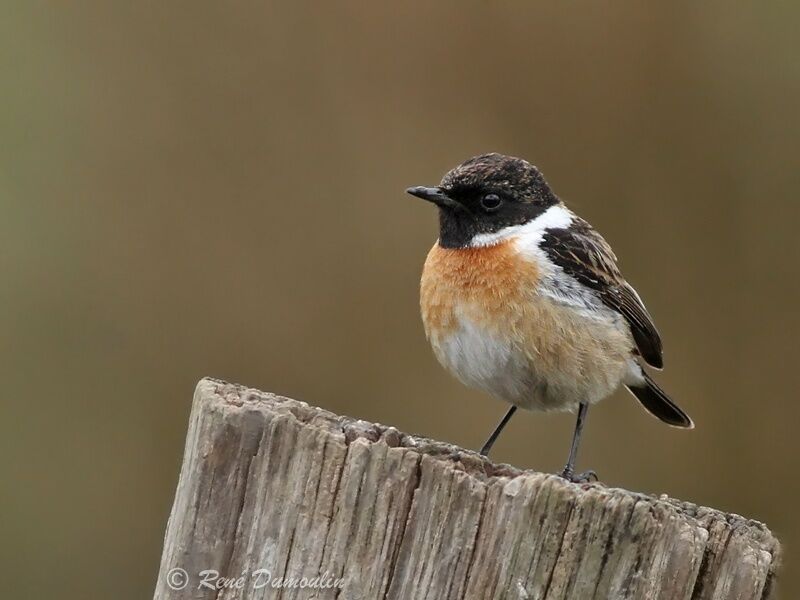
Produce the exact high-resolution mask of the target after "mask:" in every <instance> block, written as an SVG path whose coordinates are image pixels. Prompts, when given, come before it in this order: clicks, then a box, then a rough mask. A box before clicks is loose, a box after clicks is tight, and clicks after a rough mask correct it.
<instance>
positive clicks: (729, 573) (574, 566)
mask: <svg viewBox="0 0 800 600" xmlns="http://www.w3.org/2000/svg"><path fill="white" fill-rule="evenodd" d="M778 555H779V544H778V542H777V540H776V539H775V538H774V537H773V536H772V534H771V533H770V531H769V530H768V529H767V528H766V527H765V526H764V525H762V524H760V523H757V522H755V521H751V520H747V519H744V518H742V517H739V516H736V515H731V514H724V513H721V512H719V511H716V510H713V509H709V508H703V507H698V506H695V505H692V504H689V503H685V502H680V501H677V500H673V499H669V498H666V497H661V498H654V497H651V496H645V495H642V494H636V493H632V492H628V491H625V490H620V489H611V488H606V487H604V486H602V485H599V484H591V485H582V486H578V485H575V484H571V483H567V482H565V481H563V480H562V479H560V478H558V477H555V476H552V475H544V474H541V473H534V472H530V471H519V470H517V469H514V468H513V467H509V466H507V465H494V464H492V463H490V462H488V461H487V460H485V459H483V458H481V457H480V456H478V455H477V454H475V453H474V452H470V451H467V450H463V449H460V448H457V447H455V446H451V445H448V444H443V443H440V442H435V441H431V440H427V439H424V438H419V437H414V436H410V435H406V434H402V433H400V432H398V431H397V430H396V429H394V428H391V427H384V426H381V425H376V424H372V423H366V422H363V421H356V420H353V419H349V418H346V417H340V416H337V415H334V414H332V413H330V412H327V411H324V410H321V409H318V408H314V407H311V406H308V405H307V404H305V403H303V402H298V401H295V400H291V399H288V398H282V397H279V396H275V395H273V394H267V393H264V392H259V391H257V390H253V389H247V388H244V387H241V386H237V385H232V384H228V383H225V382H222V381H217V380H212V379H204V380H202V381H200V383H199V384H198V386H197V390H196V392H195V398H194V404H193V407H192V414H191V419H190V424H189V433H188V436H187V440H186V451H185V454H184V459H183V465H182V468H181V475H180V480H179V483H178V489H177V492H176V495H175V501H174V504H173V508H172V513H171V515H170V519H169V524H168V527H167V533H166V537H165V541H164V552H163V555H162V559H161V569H160V573H159V575H158V580H157V583H156V592H155V598H156V599H170V600H172V599H189V598H191V599H202V600H205V599H219V600H228V599H248V600H249V599H261V598H269V599H272V598H275V599H281V600H290V599H296V600H301V599H306V598H308V599H310V598H315V599H320V600H323V599H340V600H350V599H352V600H356V599H358V600H379V599H386V600H416V599H426V600H439V599H461V598H466V599H468V600H473V599H476V600H477V599H493V598H509V599H526V598H529V599H551V598H552V599H556V598H560V599H572V598H574V599H578V600H584V599H597V600H607V599H618V598H619V599H623V598H630V599H639V598H641V599H659V598H663V599H669V600H673V599H682V598H683V599H690V598H691V599H698V600H729V599H738V600H749V599H753V600H756V599H763V598H768V597H770V595H771V592H772V590H773V589H774V586H773V580H774V576H775V570H776V568H777V564H778ZM175 569H182V570H183V571H184V572H185V574H186V576H187V578H186V580H185V581H186V583H185V587H183V586H182V583H183V581H182V580H181V579H180V577H179V578H178V579H174V578H172V579H171V578H170V576H171V575H172V576H173V577H174V570H175ZM259 570H260V571H259ZM171 572H172V573H171ZM201 572H207V573H208V572H211V573H212V575H213V573H218V574H219V577H218V578H217V579H213V578H208V574H207V573H206V575H205V577H206V578H207V579H206V585H202V583H201V582H202V581H203V579H202V577H203V576H201V575H200V574H201ZM256 573H258V574H259V575H258V576H256ZM267 573H268V574H269V576H271V579H269V580H268V581H269V583H268V584H265V581H267V579H266V577H267V576H266V574H267ZM320 576H323V577H328V578H329V579H324V580H322V579H317V580H315V579H314V578H319V577H320ZM303 578H306V579H307V581H306V587H303V585H302V583H303ZM334 579H340V580H341V581H342V586H341V589H339V588H337V587H331V583H332V580H334ZM237 582H239V583H238V584H237ZM276 582H277V583H278V584H281V585H275V584H276ZM170 584H172V586H170ZM211 584H214V585H217V586H219V587H220V588H221V589H209V588H211ZM308 584H310V585H311V586H312V587H308ZM321 584H328V585H327V587H326V586H325V585H321ZM314 586H315V587H314ZM174 588H182V589H174Z"/></svg>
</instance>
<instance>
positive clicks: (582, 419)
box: [561, 402, 597, 483]
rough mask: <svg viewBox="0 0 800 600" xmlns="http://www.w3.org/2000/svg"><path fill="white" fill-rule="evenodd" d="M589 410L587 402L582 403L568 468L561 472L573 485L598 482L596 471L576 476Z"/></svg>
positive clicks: (573, 436) (579, 408) (570, 450)
mask: <svg viewBox="0 0 800 600" xmlns="http://www.w3.org/2000/svg"><path fill="white" fill-rule="evenodd" d="M588 410H589V405H588V404H587V403H586V402H581V403H580V406H579V407H578V419H577V421H575V433H573V434H572V445H571V446H570V448H569V458H568V459H567V466H566V467H564V470H563V471H561V476H562V477H563V478H564V479H567V480H568V481H572V482H573V483H586V482H587V481H591V480H595V481H596V480H597V474H596V473H595V472H594V471H586V472H585V473H580V474H578V475H576V474H575V459H577V457H578V446H579V445H580V443H581V434H582V433H583V425H584V424H585V423H586V413H587V411H588Z"/></svg>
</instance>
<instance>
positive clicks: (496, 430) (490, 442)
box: [480, 404, 517, 456]
mask: <svg viewBox="0 0 800 600" xmlns="http://www.w3.org/2000/svg"><path fill="white" fill-rule="evenodd" d="M515 412H517V407H516V406H514V405H513V404H512V405H511V408H509V409H508V412H507V413H506V414H505V416H504V417H503V418H502V419H501V420H500V422H499V423H498V424H497V427H495V428H494V431H493V432H492V435H490V436H489V439H488V440H486V443H485V444H484V445H483V447H482V448H481V449H480V453H481V454H482V455H483V456H489V450H491V449H492V446H494V443H495V441H497V437H498V436H499V435H500V432H501V431H503V428H505V426H506V425H508V422H509V421H510V420H511V417H513V416H514V413H515Z"/></svg>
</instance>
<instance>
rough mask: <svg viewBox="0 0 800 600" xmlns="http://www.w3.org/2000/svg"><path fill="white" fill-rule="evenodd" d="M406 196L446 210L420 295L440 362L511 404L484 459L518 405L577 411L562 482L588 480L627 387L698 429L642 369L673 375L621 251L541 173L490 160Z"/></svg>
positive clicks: (675, 421) (656, 410)
mask: <svg viewBox="0 0 800 600" xmlns="http://www.w3.org/2000/svg"><path fill="white" fill-rule="evenodd" d="M407 191H408V193H409V194H411V195H413V196H416V197H418V198H422V199H423V200H427V201H429V202H432V203H433V204H435V205H436V206H437V207H438V209H439V239H438V240H437V242H436V243H435V244H434V246H433V248H431V251H430V252H429V253H428V258H427V259H426V261H425V267H424V269H423V273H422V283H421V293H420V305H421V309H422V320H423V323H424V326H425V333H426V335H427V337H428V340H429V341H430V343H431V346H432V347H433V351H434V353H435V355H436V358H437V359H438V360H439V362H440V363H441V364H442V365H443V366H444V367H445V368H446V369H447V370H448V371H450V372H451V373H452V374H453V375H455V376H456V377H457V378H458V379H459V380H460V381H461V382H462V383H464V384H465V385H467V386H470V387H473V388H477V389H480V390H483V391H485V392H488V393H489V394H491V395H493V396H495V397H497V398H500V399H503V400H505V401H507V402H509V403H510V404H511V408H510V409H509V410H508V412H507V413H506V414H505V416H504V417H503V419H502V420H501V421H500V423H499V424H498V425H497V427H496V428H495V430H494V431H493V432H492V434H491V435H490V436H489V439H488V440H487V441H486V443H485V444H484V446H483V448H482V449H481V451H480V452H481V454H483V455H488V453H489V450H490V449H491V447H492V445H493V444H494V442H495V440H496V439H497V437H498V435H499V434H500V432H501V431H502V430H503V428H504V427H505V425H506V424H507V423H508V421H509V420H510V419H511V417H512V415H513V414H514V412H515V411H516V409H517V408H518V407H522V408H526V409H528V410H539V411H570V412H575V411H577V422H576V425H575V432H574V434H573V438H572V444H571V446H570V451H569V457H568V459H567V464H566V466H565V467H564V470H563V471H562V472H561V475H562V476H563V477H564V478H566V479H568V480H570V481H574V482H582V481H588V480H589V479H590V478H592V477H594V473H593V472H591V471H589V472H587V473H581V474H576V473H575V471H574V467H575V460H576V457H577V452H578V445H579V443H580V438H581V432H582V431H583V426H584V423H585V420H586V413H587V410H588V407H589V405H590V404H594V403H595V402H598V401H599V400H602V399H603V398H605V397H607V396H609V395H610V394H611V393H613V392H614V391H615V390H616V389H617V388H618V387H619V386H620V385H624V386H625V387H627V388H628V389H629V390H630V391H631V392H632V393H633V395H634V396H635V397H636V398H637V399H638V400H639V402H641V403H642V405H643V406H644V408H645V409H647V410H648V411H649V412H650V413H651V414H652V415H654V416H656V417H658V418H659V419H661V420H662V421H663V422H665V423H667V424H669V425H673V426H675V427H682V428H692V427H694V425H693V423H692V420H691V419H690V418H689V416H688V415H687V414H686V413H685V412H683V411H682V410H681V409H680V408H679V407H678V406H677V405H676V404H675V403H674V402H672V400H670V399H669V397H668V396H667V395H666V394H665V393H664V391H663V390H662V389H661V388H660V387H658V385H656V383H655V382H654V381H653V379H652V378H651V377H650V375H649V374H648V373H647V371H645V369H644V368H643V366H642V363H643V362H644V363H647V364H648V365H650V366H651V367H653V368H656V369H660V368H661V367H662V366H663V359H662V350H661V337H660V336H659V333H658V331H657V330H656V327H655V325H654V324H653V320H652V318H651V317H650V314H649V313H648V312H647V309H646V308H645V307H644V304H643V303H642V300H641V298H639V295H638V294H637V293H636V290H634V289H633V287H631V285H630V284H628V283H627V282H626V281H625V279H624V278H623V277H622V274H621V273H620V270H619V268H618V267H617V259H616V256H614V253H613V252H612V250H611V247H610V246H609V245H608V243H606V241H605V240H604V239H603V238H602V237H601V236H600V234H599V233H597V232H596V231H595V230H594V229H593V228H592V226H591V225H589V223H587V222H586V221H584V220H583V219H581V218H580V217H578V216H577V215H575V214H574V213H573V212H571V211H570V210H569V209H568V208H567V207H566V206H565V205H564V203H563V202H562V201H561V200H560V199H559V198H558V196H556V195H555V194H554V193H553V192H552V190H551V189H550V187H549V186H548V184H547V182H546V181H545V180H544V177H542V174H541V173H540V172H539V170H538V169H537V168H536V167H534V166H533V165H532V164H530V163H529V162H527V161H525V160H522V159H520V158H514V157H510V156H504V155H502V154H484V155H481V156H476V157H474V158H471V159H469V160H467V161H466V162H464V163H463V164H461V165H459V166H457V167H456V168H455V169H453V170H452V171H450V172H449V173H447V174H446V175H445V176H444V178H443V179H442V182H441V183H440V184H439V185H438V186H436V187H412V188H409V189H408V190H407Z"/></svg>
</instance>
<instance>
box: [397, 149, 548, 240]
mask: <svg viewBox="0 0 800 600" xmlns="http://www.w3.org/2000/svg"><path fill="white" fill-rule="evenodd" d="M406 191H407V192H408V193H409V194H411V195H412V196H416V197H417V198H422V199H423V200H427V201H429V202H432V203H434V204H436V206H438V207H439V229H440V231H439V244H440V245H441V246H443V247H445V248H466V247H469V246H472V245H474V244H473V241H474V240H475V239H476V236H481V237H480V238H479V239H486V237H487V236H486V234H494V233H498V232H501V231H502V230H504V229H505V228H507V227H513V226H517V225H523V224H525V223H528V222H529V221H532V220H533V219H535V218H536V217H537V216H539V215H540V214H542V213H543V212H544V211H545V210H547V209H548V208H549V207H550V206H553V205H554V204H558V203H559V199H558V198H557V197H556V195H555V194H553V192H552V191H551V190H550V187H549V186H548V185H547V182H546V181H545V180H544V177H542V174H541V173H540V172H539V170H538V169H537V168H536V167H534V166H533V165H532V164H530V163H529V162H528V161H526V160H523V159H521V158H515V157H513V156H504V155H503V154H497V153H491V154H482V155H480V156H475V157H473V158H470V159H469V160H467V161H465V162H463V163H461V164H460V165H458V166H457V167H456V168H454V169H453V170H451V171H450V172H448V173H447V174H446V175H445V176H444V178H442V182H441V183H440V184H439V185H438V186H436V187H423V186H418V187H411V188H408V189H407V190H406Z"/></svg>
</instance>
